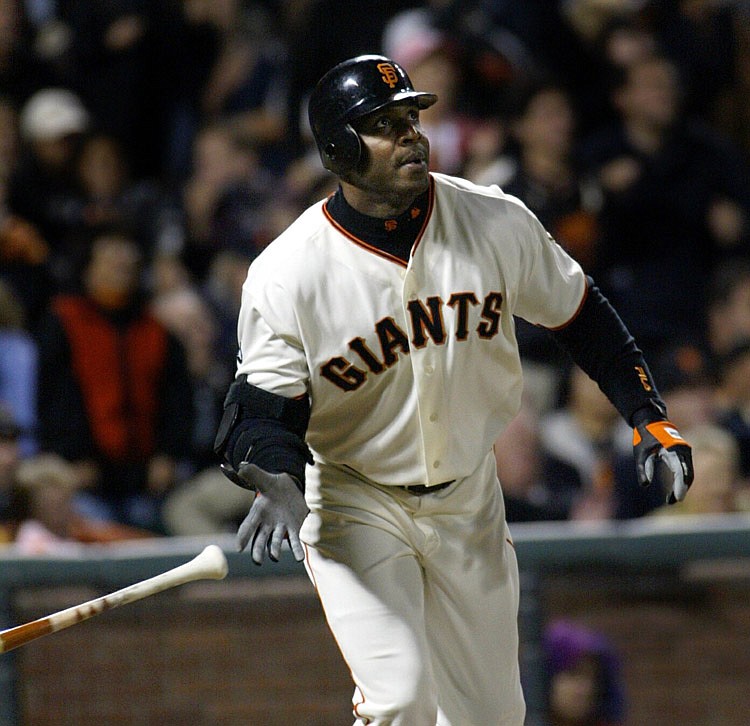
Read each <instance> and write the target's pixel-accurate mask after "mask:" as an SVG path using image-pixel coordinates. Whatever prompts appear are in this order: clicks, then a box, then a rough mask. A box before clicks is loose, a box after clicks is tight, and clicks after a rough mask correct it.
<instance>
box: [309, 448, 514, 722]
mask: <svg viewBox="0 0 750 726" xmlns="http://www.w3.org/2000/svg"><path fill="white" fill-rule="evenodd" d="M307 499H308V505H309V507H310V510H311V512H310V515H309V516H308V517H307V519H306V520H305V523H304V525H303V528H302V539H303V541H304V542H305V545H306V549H307V558H306V567H307V571H308V574H309V576H310V578H311V580H312V582H313V584H314V585H315V587H316V590H317V592H318V595H319V597H320V600H321V603H322V605H323V609H324V611H325V615H326V618H327V620H328V624H329V626H330V628H331V631H332V633H333V635H334V637H335V639H336V641H337V643H338V646H339V648H340V650H341V653H342V655H343V657H344V659H345V661H346V663H347V664H348V666H349V668H350V670H351V673H352V677H353V680H354V683H355V684H356V689H355V692H354V700H353V703H354V714H355V718H356V720H355V726H364V725H365V724H367V725H368V726H523V721H524V715H525V705H524V700H523V695H522V692H521V684H520V676H519V668H518V628H517V614H518V599H519V586H518V569H517V564H516V557H515V552H514V549H513V545H512V543H511V538H510V534H509V531H508V527H507V525H506V523H505V511H504V505H503V500H502V493H501V490H500V485H499V483H498V481H497V476H496V473H495V459H494V456H493V455H492V453H491V452H490V454H488V456H487V457H486V459H485V460H484V462H483V463H482V465H481V466H480V467H479V468H478V469H477V470H476V471H475V472H474V473H473V474H472V475H471V476H469V477H467V478H466V479H463V480H459V481H456V482H455V483H454V484H452V485H451V486H449V487H448V488H446V489H443V490H441V491H438V492H435V493H429V494H424V495H421V496H416V495H413V494H410V493H408V492H406V491H405V490H403V489H401V488H398V487H385V486H380V485H377V484H374V483H372V482H368V481H367V480H363V479H362V478H361V477H359V476H357V475H354V474H352V473H351V472H349V471H347V470H344V469H341V468H338V467H334V466H331V465H326V464H321V463H317V464H316V466H315V467H313V468H311V469H308V479H307Z"/></svg>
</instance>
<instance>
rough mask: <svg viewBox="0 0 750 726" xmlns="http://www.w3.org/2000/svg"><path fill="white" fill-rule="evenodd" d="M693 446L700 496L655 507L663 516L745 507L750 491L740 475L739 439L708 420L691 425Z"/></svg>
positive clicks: (697, 494)
mask: <svg viewBox="0 0 750 726" xmlns="http://www.w3.org/2000/svg"><path fill="white" fill-rule="evenodd" d="M685 436H690V445H691V446H692V447H693V467H694V469H695V482H696V484H697V486H696V487H695V493H696V497H695V498H694V499H693V500H692V501H690V502H689V503H688V502H678V504H679V506H674V507H671V506H667V505H666V504H664V505H663V506H661V507H659V508H658V509H656V510H654V512H653V514H654V515H656V516H659V517H669V518H671V517H679V516H681V515H685V514H729V513H732V512H738V511H741V510H742V508H743V505H744V503H745V502H746V501H747V492H749V491H750V488H748V483H747V482H742V481H741V477H740V449H739V446H738V443H737V440H736V439H735V438H734V437H733V436H732V435H731V434H730V433H729V432H728V431H727V430H726V429H723V428H722V427H720V426H718V425H717V424H711V423H704V424H698V425H696V426H692V427H690V428H688V429H687V431H686V432H685Z"/></svg>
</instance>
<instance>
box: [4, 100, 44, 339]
mask: <svg viewBox="0 0 750 726" xmlns="http://www.w3.org/2000/svg"><path fill="white" fill-rule="evenodd" d="M18 123H19V121H18V112H17V109H16V105H15V103H14V102H13V101H12V100H11V99H10V98H9V97H8V96H3V95H1V94H0V279H2V280H5V281H6V282H7V283H8V284H10V285H11V286H12V287H13V288H14V291H15V293H16V295H17V296H18V298H19V301H20V302H21V304H22V305H23V308H24V311H25V313H26V315H27V318H28V323H29V325H31V324H33V322H34V321H35V320H36V319H37V317H38V315H39V313H40V312H41V311H42V309H43V308H44V307H45V306H46V304H47V301H48V299H49V295H50V293H51V287H52V285H51V280H50V277H49V271H48V268H47V263H48V261H49V245H48V244H47V243H46V241H45V240H44V239H43V238H42V236H41V234H40V233H39V230H38V229H36V228H35V227H34V226H33V225H32V224H30V223H29V222H28V221H27V220H25V219H23V218H22V217H19V216H18V215H17V214H14V213H13V212H12V210H11V209H10V208H9V203H8V196H9V191H10V180H11V177H12V176H13V174H14V173H15V171H16V168H17V166H18V157H19V152H20V144H19V133H18Z"/></svg>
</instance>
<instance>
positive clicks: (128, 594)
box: [0, 545, 227, 653]
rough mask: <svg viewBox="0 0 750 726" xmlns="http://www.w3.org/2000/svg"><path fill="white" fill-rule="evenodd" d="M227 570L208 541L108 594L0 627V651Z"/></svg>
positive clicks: (223, 559)
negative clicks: (152, 573)
mask: <svg viewBox="0 0 750 726" xmlns="http://www.w3.org/2000/svg"><path fill="white" fill-rule="evenodd" d="M226 574H227V558H226V557H225V556H224V553H223V552H222V551H221V549H220V548H219V547H217V546H216V545H208V546H207V547H206V548H205V549H204V550H203V551H202V552H201V553H200V554H199V555H197V556H196V557H194V558H193V559H192V560H190V561H189V562H186V563H184V564H182V565H179V566H177V567H174V568H172V569H171V570H167V571H166V572H162V573H161V574H160V575H155V576H154V577H150V578H148V579H147V580H141V581H140V582H136V583H135V584H133V585H129V586H128V587H124V588H123V589H122V590H117V591H116V592H112V593H110V594H109V595H104V596H102V597H97V598H95V599H93V600H88V601H87V602H84V603H81V604H80V605H74V606H73V607H70V608H66V609H65V610H59V611H58V612H56V613H52V614H51V615H47V616H46V617H44V618H39V619H38V620H32V621H30V622H28V623H24V624H23V625H17V626H16V627H13V628H8V629H7V630H2V631H0V653H5V652H6V651H9V650H13V649H14V648H18V647H19V646H21V645H26V643H30V642H31V641H32V640H36V639H37V638H41V637H42V636H43V635H48V634H49V633H56V632H57V631H58V630H62V629H63V628H68V627H70V626H71V625H75V624H76V623H80V622H83V621H84V620H88V619H89V618H93V617H94V616H95V615H99V613H103V612H104V611H105V610H112V609H113V608H116V607H119V606H120V605H127V604H128V603H131V602H135V601H136V600H142V599H143V598H146V597H149V596H151V595H155V594H156V593H158V592H162V591H164V590H168V589H170V588H172V587H177V586H178V585H184V584H185V583H186V582H192V581H193V580H221V579H223V578H224V577H225V576H226Z"/></svg>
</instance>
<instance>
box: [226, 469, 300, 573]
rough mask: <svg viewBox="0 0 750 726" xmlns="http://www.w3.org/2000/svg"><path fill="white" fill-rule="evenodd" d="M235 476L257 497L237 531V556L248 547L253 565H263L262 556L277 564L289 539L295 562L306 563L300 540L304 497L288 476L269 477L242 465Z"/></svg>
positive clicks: (269, 474) (262, 472)
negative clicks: (266, 554)
mask: <svg viewBox="0 0 750 726" xmlns="http://www.w3.org/2000/svg"><path fill="white" fill-rule="evenodd" d="M237 474H238V475H239V476H240V477H241V478H242V479H243V480H244V481H245V482H246V483H247V485H248V488H250V489H255V491H256V492H257V495H256V497H255V500H254V501H253V504H252V506H251V507H250V511H249V512H248V514H247V517H245V519H244V521H243V522H242V524H241V525H240V528H239V530H238V531H237V546H238V549H239V550H240V552H241V551H242V550H244V549H245V548H246V547H247V546H248V544H250V545H251V554H252V558H253V562H255V564H256V565H261V564H263V556H264V552H265V551H266V550H268V556H269V557H270V558H271V559H272V560H273V561H274V562H277V561H278V559H279V556H280V554H281V544H282V542H283V541H284V539H285V538H287V537H288V538H289V546H290V547H291V550H292V554H293V555H294V559H295V560H297V562H301V561H302V560H303V559H305V550H304V548H303V547H302V543H301V542H300V538H299V531H300V528H301V527H302V522H303V521H304V519H305V517H306V516H307V514H308V511H309V510H308V508H307V504H306V503H305V497H304V495H303V494H302V492H301V491H300V490H299V487H298V486H297V484H296V483H295V481H294V479H293V478H292V477H291V476H290V475H289V474H271V473H269V472H267V471H264V470H263V469H261V468H260V467H258V466H256V465H255V464H248V463H246V462H243V463H242V464H240V467H239V471H238V472H237Z"/></svg>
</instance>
